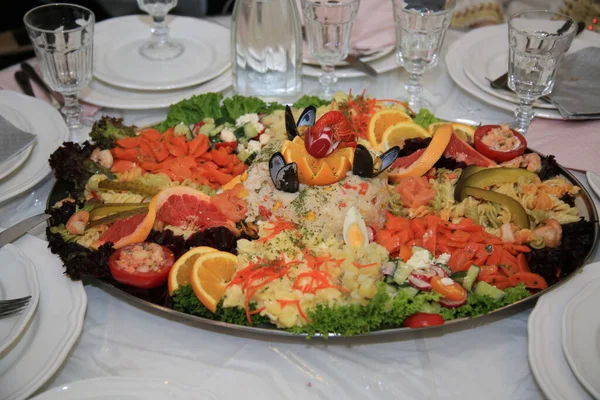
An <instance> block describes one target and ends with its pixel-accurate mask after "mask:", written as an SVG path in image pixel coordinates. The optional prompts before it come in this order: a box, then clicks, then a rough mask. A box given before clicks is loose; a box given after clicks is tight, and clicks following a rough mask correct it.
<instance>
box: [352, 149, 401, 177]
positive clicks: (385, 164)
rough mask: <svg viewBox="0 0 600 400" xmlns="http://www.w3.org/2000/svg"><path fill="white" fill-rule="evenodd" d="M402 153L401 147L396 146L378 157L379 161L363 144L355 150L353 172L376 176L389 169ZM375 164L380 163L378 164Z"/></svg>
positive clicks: (365, 175)
mask: <svg viewBox="0 0 600 400" xmlns="http://www.w3.org/2000/svg"><path fill="white" fill-rule="evenodd" d="M399 155H400V148H399V147H398V146H394V147H392V148H391V149H389V150H387V151H386V152H385V153H383V154H382V155H381V156H379V157H378V160H377V163H376V162H375V160H373V156H372V155H371V152H370V151H369V149H367V148H366V147H365V146H363V145H362V144H359V145H357V146H356V149H355V150H354V163H353V165H352V173H353V174H354V175H358V176H360V177H362V178H374V177H376V176H377V175H379V174H381V173H382V172H383V171H385V170H386V169H388V168H389V167H390V166H391V165H392V164H393V163H394V161H396V159H397V158H398V156H399ZM375 164H378V165H377V166H376V165H375Z"/></svg>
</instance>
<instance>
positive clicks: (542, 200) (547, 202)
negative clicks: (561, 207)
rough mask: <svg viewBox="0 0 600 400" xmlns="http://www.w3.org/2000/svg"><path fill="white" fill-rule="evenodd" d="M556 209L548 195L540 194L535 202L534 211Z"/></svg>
mask: <svg viewBox="0 0 600 400" xmlns="http://www.w3.org/2000/svg"><path fill="white" fill-rule="evenodd" d="M552 207H554V202H553V201H552V199H551V198H550V196H548V195H547V194H546V193H538V194H537V195H536V197H535V200H534V201H533V209H534V210H545V211H548V210H552Z"/></svg>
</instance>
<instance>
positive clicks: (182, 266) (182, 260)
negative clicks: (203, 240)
mask: <svg viewBox="0 0 600 400" xmlns="http://www.w3.org/2000/svg"><path fill="white" fill-rule="evenodd" d="M213 251H218V250H217V249H215V248H213V247H208V246H199V247H194V248H192V249H190V250H188V251H187V252H186V253H185V254H184V255H182V256H181V257H179V259H178V260H177V261H176V262H175V264H173V266H172V267H171V270H170V271H169V283H168V289H169V295H170V296H172V295H173V292H174V291H176V290H177V289H179V286H182V285H188V284H189V283H190V275H191V273H192V268H193V267H194V263H195V262H196V260H197V259H198V257H200V256H201V255H202V254H206V253H210V252H213Z"/></svg>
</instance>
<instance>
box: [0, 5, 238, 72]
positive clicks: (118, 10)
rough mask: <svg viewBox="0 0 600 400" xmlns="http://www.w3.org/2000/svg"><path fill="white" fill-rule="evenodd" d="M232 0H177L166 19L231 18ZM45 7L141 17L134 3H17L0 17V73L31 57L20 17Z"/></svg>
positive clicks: (98, 15)
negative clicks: (67, 5)
mask: <svg viewBox="0 0 600 400" xmlns="http://www.w3.org/2000/svg"><path fill="white" fill-rule="evenodd" d="M234 1H235V0H179V2H178V4H177V7H176V8H174V9H173V10H171V11H170V12H169V14H170V15H186V16H193V17H203V16H209V15H220V14H231V11H232V10H233V3H234ZM48 3H71V4H79V5H81V6H84V7H87V8H89V9H90V10H92V11H93V12H94V14H95V15H96V21H102V20H104V19H107V18H111V17H117V16H121V15H130V14H145V13H144V12H143V11H141V10H140V9H139V7H138V4H137V0H68V1H57V0H20V1H15V2H11V6H10V7H6V8H4V9H3V11H2V13H0V69H3V68H6V67H8V66H9V65H12V64H15V63H18V62H20V61H22V60H26V59H28V58H31V57H34V54H33V50H32V49H31V45H30V42H29V38H28V37H27V32H25V26H24V25H23V16H24V15H25V13H26V12H27V11H29V10H30V9H32V8H34V7H37V6H40V5H43V4H48Z"/></svg>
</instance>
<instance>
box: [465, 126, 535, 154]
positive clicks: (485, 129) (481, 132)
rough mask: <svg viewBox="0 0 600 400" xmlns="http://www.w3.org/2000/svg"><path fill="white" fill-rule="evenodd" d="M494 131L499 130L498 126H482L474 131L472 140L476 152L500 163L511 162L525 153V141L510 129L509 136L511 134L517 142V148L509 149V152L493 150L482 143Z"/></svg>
mask: <svg viewBox="0 0 600 400" xmlns="http://www.w3.org/2000/svg"><path fill="white" fill-rule="evenodd" d="M495 129H501V127H500V125H483V126H480V127H479V128H477V130H475V134H474V139H473V140H474V144H475V149H476V150H477V151H478V152H480V153H481V154H483V155H484V156H486V157H488V158H491V159H492V160H494V161H496V162H500V163H501V162H504V161H508V160H512V159H513V158H515V157H518V156H520V155H521V154H523V153H524V152H525V149H526V148H527V140H525V138H524V137H523V135H521V134H520V133H519V132H517V131H515V130H514V129H510V134H512V136H514V137H515V138H516V139H517V140H518V141H519V144H518V146H516V147H514V148H511V149H510V150H500V149H494V148H491V147H490V146H488V145H486V144H485V143H483V138H484V137H485V136H486V135H488V134H490V132H491V131H492V130H495Z"/></svg>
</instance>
